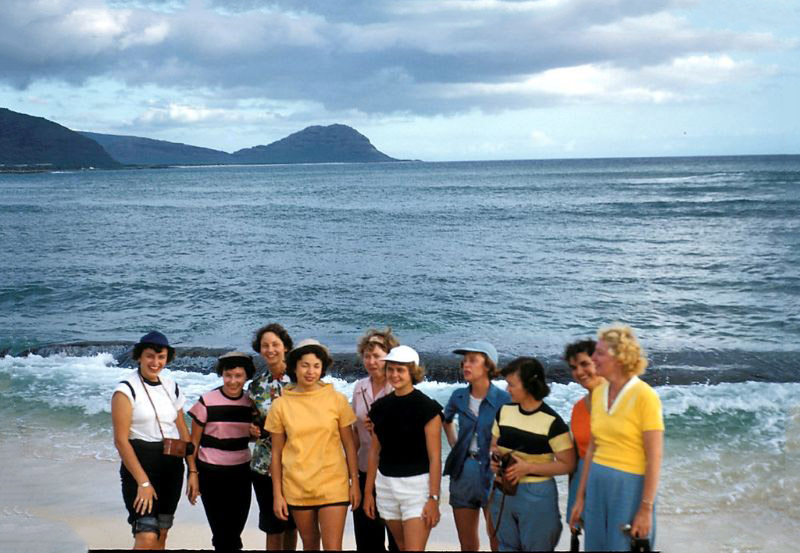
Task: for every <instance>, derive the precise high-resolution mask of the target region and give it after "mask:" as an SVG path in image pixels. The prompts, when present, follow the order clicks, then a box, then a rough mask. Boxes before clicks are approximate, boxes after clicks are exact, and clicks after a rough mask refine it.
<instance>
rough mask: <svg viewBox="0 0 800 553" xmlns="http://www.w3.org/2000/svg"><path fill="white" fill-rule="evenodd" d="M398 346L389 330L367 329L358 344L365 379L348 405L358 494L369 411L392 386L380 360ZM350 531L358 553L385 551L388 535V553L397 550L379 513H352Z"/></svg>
mask: <svg viewBox="0 0 800 553" xmlns="http://www.w3.org/2000/svg"><path fill="white" fill-rule="evenodd" d="M398 345H400V344H399V343H398V341H397V338H396V337H395V335H394V334H393V333H392V329H391V328H386V329H384V330H376V329H374V328H370V329H369V330H367V332H366V333H365V334H364V335H363V336H362V337H361V339H360V340H359V341H358V354H359V356H360V357H361V360H362V361H363V362H364V368H365V369H366V370H367V376H366V377H365V378H362V379H361V380H359V381H358V382H356V384H355V386H354V387H353V399H352V400H351V404H352V406H353V411H355V413H356V418H357V419H358V420H357V421H356V424H355V431H356V434H355V437H356V449H357V450H358V481H359V485H360V486H361V495H362V497H363V495H364V486H365V485H366V483H367V464H368V462H369V449H370V446H371V444H372V424H371V422H370V421H369V410H370V408H371V407H372V404H373V403H375V401H377V400H379V399H380V398H382V397H383V396H385V395H387V394H389V393H391V391H392V385H391V384H389V380H388V379H387V378H386V361H384V358H385V357H386V354H387V353H389V350H391V349H392V348H393V347H395V346H398ZM353 531H354V533H355V536H356V549H357V550H358V551H370V552H374V551H386V539H387V534H388V540H389V551H397V544H396V543H395V541H394V537H392V533H391V532H388V529H387V528H386V523H384V522H383V519H382V518H380V513H378V516H377V517H376V518H374V519H371V518H369V517H368V516H367V514H366V513H365V512H364V509H363V507H360V508H358V509H354V510H353Z"/></svg>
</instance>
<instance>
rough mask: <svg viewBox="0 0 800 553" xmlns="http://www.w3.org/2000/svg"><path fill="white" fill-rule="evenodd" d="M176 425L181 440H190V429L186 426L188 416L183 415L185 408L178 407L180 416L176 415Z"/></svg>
mask: <svg viewBox="0 0 800 553" xmlns="http://www.w3.org/2000/svg"><path fill="white" fill-rule="evenodd" d="M175 426H177V427H178V435H179V436H180V437H181V440H183V441H184V442H188V441H189V440H190V438H189V429H188V428H187V427H186V417H184V416H183V409H178V416H177V417H175Z"/></svg>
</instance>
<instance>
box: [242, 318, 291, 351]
mask: <svg viewBox="0 0 800 553" xmlns="http://www.w3.org/2000/svg"><path fill="white" fill-rule="evenodd" d="M267 332H272V333H273V334H274V335H275V336H277V337H278V338H280V339H281V342H283V347H284V348H285V349H286V353H289V352H290V351H292V348H293V347H294V342H292V337H291V336H289V333H288V332H287V331H286V329H285V328H283V325H282V324H279V323H269V324H268V325H264V326H262V327H261V328H259V329H258V330H256V334H255V337H254V338H253V343H252V346H253V351H254V352H256V353H261V338H263V337H264V334H266V333H267Z"/></svg>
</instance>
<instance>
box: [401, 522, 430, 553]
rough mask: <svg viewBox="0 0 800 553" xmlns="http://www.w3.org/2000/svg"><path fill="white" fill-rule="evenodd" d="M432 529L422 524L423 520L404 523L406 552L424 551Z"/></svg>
mask: <svg viewBox="0 0 800 553" xmlns="http://www.w3.org/2000/svg"><path fill="white" fill-rule="evenodd" d="M430 533H431V529H430V528H428V526H427V525H426V524H425V523H424V522H422V518H421V517H420V518H411V519H408V520H404V521H403V544H404V545H405V547H404V548H403V549H404V551H424V550H425V544H427V543H428V536H429V535H430Z"/></svg>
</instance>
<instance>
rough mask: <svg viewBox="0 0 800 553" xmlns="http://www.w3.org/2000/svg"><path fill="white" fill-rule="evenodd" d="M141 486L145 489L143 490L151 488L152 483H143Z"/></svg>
mask: <svg viewBox="0 0 800 553" xmlns="http://www.w3.org/2000/svg"><path fill="white" fill-rule="evenodd" d="M139 485H140V486H141V487H143V488H149V487H150V482H142V483H141V484H139Z"/></svg>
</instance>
